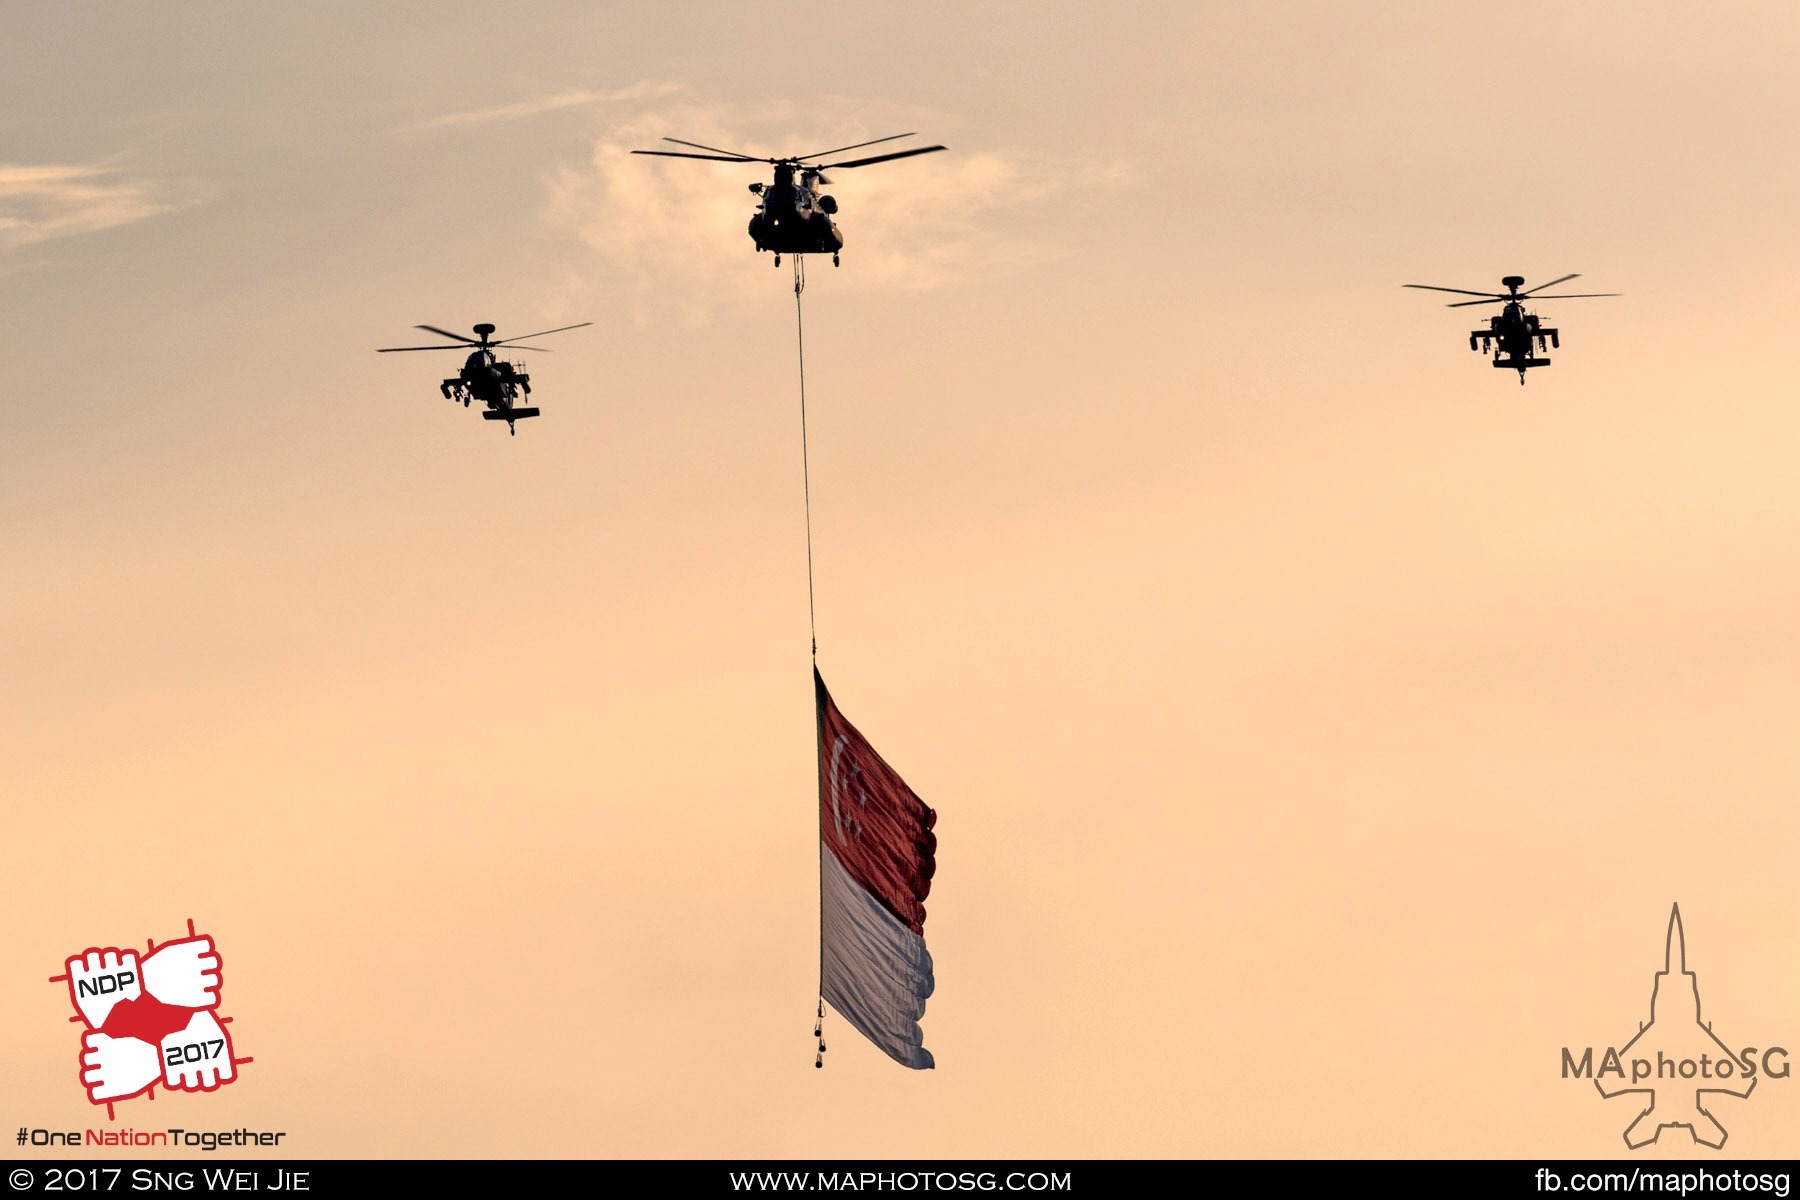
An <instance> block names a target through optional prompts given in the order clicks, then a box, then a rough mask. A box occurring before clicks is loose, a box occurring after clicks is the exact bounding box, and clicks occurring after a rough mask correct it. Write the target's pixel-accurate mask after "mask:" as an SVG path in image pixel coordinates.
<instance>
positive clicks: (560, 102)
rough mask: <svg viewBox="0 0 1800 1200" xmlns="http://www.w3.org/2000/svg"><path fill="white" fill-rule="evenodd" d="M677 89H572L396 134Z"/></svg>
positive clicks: (436, 119) (663, 93)
mask: <svg viewBox="0 0 1800 1200" xmlns="http://www.w3.org/2000/svg"><path fill="white" fill-rule="evenodd" d="M680 90H681V85H680V84H677V83H652V82H649V81H644V82H640V83H634V84H632V85H631V86H630V87H622V88H613V89H611V90H601V91H596V90H594V89H592V88H571V89H569V90H567V91H561V92H557V93H556V94H555V95H552V96H539V97H537V98H536V99H534V100H521V101H519V102H518V103H516V104H503V105H501V106H500V107H498V108H478V109H474V110H473V111H470V112H459V113H451V114H449V115H448V116H443V117H433V118H432V119H431V120H429V121H421V122H419V123H418V124H416V125H408V126H406V127H405V128H403V129H401V130H400V131H399V132H401V133H417V132H420V131H421V130H426V129H442V128H444V127H445V126H446V125H480V124H485V123H487V122H489V121H517V120H521V119H523V118H525V117H535V116H537V115H538V114H539V113H547V112H556V111H558V110H559V109H564V108H587V107H589V106H591V105H595V104H620V103H630V102H634V101H644V100H660V99H662V98H663V97H665V96H671V95H673V94H674V93H676V92H678V91H680Z"/></svg>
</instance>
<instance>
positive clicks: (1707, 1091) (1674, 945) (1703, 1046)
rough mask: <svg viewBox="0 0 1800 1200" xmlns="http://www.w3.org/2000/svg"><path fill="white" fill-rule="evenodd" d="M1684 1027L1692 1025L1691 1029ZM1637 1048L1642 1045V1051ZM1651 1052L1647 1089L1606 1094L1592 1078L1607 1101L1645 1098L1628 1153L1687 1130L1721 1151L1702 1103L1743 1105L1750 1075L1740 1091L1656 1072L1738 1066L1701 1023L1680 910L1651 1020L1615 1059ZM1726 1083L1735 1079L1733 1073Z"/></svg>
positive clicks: (1674, 912)
mask: <svg viewBox="0 0 1800 1200" xmlns="http://www.w3.org/2000/svg"><path fill="white" fill-rule="evenodd" d="M1689 1022H1692V1026H1691V1027H1690V1026H1689V1024H1688V1023H1689ZM1640 1042H1641V1043H1643V1044H1642V1045H1641V1046H1640V1045H1639V1043H1640ZM1671 1045H1674V1046H1676V1047H1677V1049H1678V1052H1677V1053H1675V1054H1672V1055H1671V1054H1669V1053H1667V1050H1668V1048H1669V1047H1670V1046H1671ZM1693 1046H1698V1047H1699V1048H1700V1049H1699V1052H1698V1053H1695V1052H1693V1051H1692V1050H1690V1049H1689V1047H1693ZM1634 1047H1636V1048H1637V1049H1638V1053H1637V1055H1636V1056H1633V1055H1632V1054H1631V1051H1632V1049H1633V1048H1634ZM1714 1051H1716V1052H1717V1053H1716V1054H1715V1053H1714ZM1651 1052H1654V1053H1655V1055H1656V1060H1657V1064H1658V1072H1657V1076H1656V1077H1655V1082H1654V1083H1653V1084H1652V1086H1649V1087H1640V1086H1637V1085H1636V1084H1635V1083H1634V1084H1633V1085H1631V1086H1621V1087H1617V1088H1615V1089H1614V1090H1613V1091H1610V1092H1609V1091H1607V1090H1606V1084H1605V1083H1604V1082H1603V1081H1602V1076H1600V1075H1596V1076H1595V1077H1594V1089H1595V1090H1596V1091H1598V1092H1599V1093H1600V1095H1601V1096H1602V1097H1603V1098H1605V1099H1607V1100H1613V1099H1616V1098H1618V1097H1620V1096H1626V1095H1632V1094H1637V1095H1640V1096H1643V1097H1645V1098H1646V1103H1645V1105H1644V1108H1643V1110H1642V1111H1641V1112H1639V1113H1638V1115H1637V1116H1636V1117H1635V1118H1634V1119H1633V1120H1632V1122H1631V1124H1630V1125H1628V1126H1626V1127H1625V1144H1626V1145H1627V1146H1629V1147H1630V1148H1631V1149H1633V1150H1641V1149H1643V1148H1644V1147H1645V1146H1649V1145H1652V1144H1654V1143H1655V1142H1656V1141H1657V1139H1658V1138H1660V1137H1661V1136H1662V1131H1663V1130H1665V1129H1686V1130H1687V1131H1688V1133H1689V1134H1690V1135H1692V1137H1693V1139H1694V1140H1695V1141H1696V1142H1698V1143H1700V1144H1701V1145H1702V1146H1709V1147H1711V1148H1712V1149H1714V1150H1718V1149H1722V1148H1723V1147H1724V1145H1725V1139H1726V1138H1727V1137H1728V1136H1729V1135H1728V1134H1727V1133H1726V1131H1725V1127H1724V1126H1723V1125H1721V1124H1720V1123H1719V1120H1718V1118H1717V1117H1716V1116H1715V1115H1714V1114H1713V1112H1712V1110H1711V1109H1710V1108H1708V1107H1707V1101H1706V1097H1707V1096H1708V1095H1723V1096H1735V1097H1737V1098H1738V1099H1740V1100H1744V1099H1748V1098H1749V1096H1750V1093H1751V1092H1753V1091H1755V1090H1756V1082H1757V1080H1756V1076H1755V1074H1753V1073H1751V1072H1746V1073H1745V1075H1744V1077H1743V1080H1744V1081H1743V1084H1742V1089H1741V1090H1740V1089H1739V1088H1738V1087H1736V1086H1733V1085H1731V1084H1730V1083H1727V1082H1726V1077H1721V1076H1719V1075H1712V1076H1711V1077H1710V1078H1709V1079H1708V1086H1705V1087H1697V1086H1695V1082H1696V1081H1695V1080H1694V1078H1693V1077H1692V1076H1686V1077H1683V1076H1681V1074H1680V1071H1679V1069H1677V1070H1675V1071H1672V1072H1671V1076H1672V1077H1671V1078H1663V1077H1662V1070H1661V1068H1662V1066H1663V1065H1664V1064H1665V1063H1672V1064H1673V1063H1679V1064H1683V1065H1687V1064H1692V1063H1695V1062H1700V1061H1702V1056H1705V1057H1706V1058H1710V1059H1712V1060H1714V1061H1720V1060H1722V1061H1728V1062H1732V1063H1736V1062H1738V1061H1739V1059H1738V1056H1737V1055H1736V1054H1734V1053H1732V1051H1731V1048H1730V1047H1728V1046H1727V1045H1726V1044H1725V1043H1724V1042H1722V1041H1720V1040H1719V1037H1718V1035H1717V1034H1715V1033H1714V1032H1713V1028H1712V1022H1710V1021H1707V1020H1705V1019H1704V1017H1703V1014H1702V1013H1701V1010H1700V981H1699V978H1698V976H1696V975H1695V974H1694V972H1692V971H1690V970H1688V966H1687V931H1686V930H1685V929H1684V928H1683V927H1682V924H1681V905H1679V904H1676V905H1674V906H1672V908H1671V909H1670V912H1669V934H1668V939H1667V941H1666V942H1665V943H1664V946H1663V969H1662V970H1660V971H1658V972H1657V973H1656V978H1655V981H1654V982H1653V983H1652V984H1651V988H1650V1020H1649V1021H1648V1022H1640V1023H1639V1025H1638V1031H1637V1033H1636V1034H1635V1035H1634V1036H1633V1037H1632V1039H1631V1040H1630V1041H1629V1042H1626V1043H1625V1045H1623V1046H1622V1047H1620V1048H1619V1052H1618V1053H1619V1056H1620V1057H1621V1058H1625V1059H1628V1060H1630V1061H1633V1062H1636V1061H1639V1060H1644V1059H1645V1055H1646V1054H1648V1053H1651ZM1645 1061H1647V1060H1645ZM1728 1078H1732V1079H1735V1078H1736V1075H1735V1072H1734V1074H1733V1075H1732V1076H1730V1077H1728ZM1622 1081H1623V1076H1622V1075H1621V1082H1622Z"/></svg>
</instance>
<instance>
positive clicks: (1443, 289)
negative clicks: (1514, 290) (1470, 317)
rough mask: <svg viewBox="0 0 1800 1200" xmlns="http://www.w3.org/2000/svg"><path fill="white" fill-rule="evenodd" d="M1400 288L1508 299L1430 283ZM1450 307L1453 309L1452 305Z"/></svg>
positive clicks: (1408, 284)
mask: <svg viewBox="0 0 1800 1200" xmlns="http://www.w3.org/2000/svg"><path fill="white" fill-rule="evenodd" d="M1400 286H1401V287H1409V288H1422V289H1424V290H1425V291H1427V292H1455V293H1456V294H1457V295H1459V296H1489V297H1492V298H1493V299H1495V300H1505V299H1507V298H1508V297H1506V296H1502V295H1501V294H1500V293H1499V292H1471V291H1470V290H1469V289H1468V288H1447V287H1438V286H1437V285H1436V284H1431V283H1403V284H1401V285H1400ZM1452 307H1454V305H1453V306H1452Z"/></svg>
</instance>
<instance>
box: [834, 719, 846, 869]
mask: <svg viewBox="0 0 1800 1200" xmlns="http://www.w3.org/2000/svg"><path fill="white" fill-rule="evenodd" d="M849 741H850V739H849V738H847V737H845V736H844V735H843V734H841V733H840V734H838V736H837V740H836V741H834V742H832V743H831V823H832V824H833V825H835V826H836V827H837V835H838V841H840V842H842V841H843V840H844V813H843V810H842V809H840V808H839V807H838V795H839V793H840V792H841V791H842V790H843V789H842V788H841V787H840V786H839V785H838V760H839V759H841V758H842V757H843V755H844V747H845V746H846V745H848V744H849Z"/></svg>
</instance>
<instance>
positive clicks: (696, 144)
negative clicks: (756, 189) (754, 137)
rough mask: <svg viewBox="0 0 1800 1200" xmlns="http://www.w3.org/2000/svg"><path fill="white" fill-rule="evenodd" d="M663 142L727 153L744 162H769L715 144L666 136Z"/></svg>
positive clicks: (715, 152) (716, 152)
mask: <svg viewBox="0 0 1800 1200" xmlns="http://www.w3.org/2000/svg"><path fill="white" fill-rule="evenodd" d="M663 141H665V142H674V143H675V144H676V145H677V146H692V147H693V148H694V149H696V150H711V151H712V152H713V153H714V154H729V155H731V156H732V157H733V158H741V159H743V160H744V161H745V162H769V161H771V160H770V159H766V158H758V157H756V156H755V155H754V154H744V153H741V152H739V151H737V150H721V149H719V148H718V147H717V146H702V145H701V144H700V143H699V142H684V141H682V140H681V139H680V138H672V137H666V138H664V139H663Z"/></svg>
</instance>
